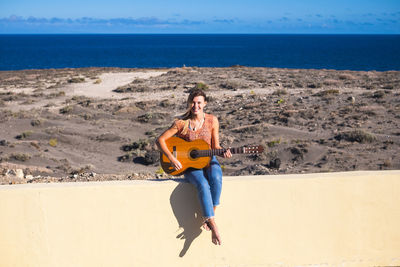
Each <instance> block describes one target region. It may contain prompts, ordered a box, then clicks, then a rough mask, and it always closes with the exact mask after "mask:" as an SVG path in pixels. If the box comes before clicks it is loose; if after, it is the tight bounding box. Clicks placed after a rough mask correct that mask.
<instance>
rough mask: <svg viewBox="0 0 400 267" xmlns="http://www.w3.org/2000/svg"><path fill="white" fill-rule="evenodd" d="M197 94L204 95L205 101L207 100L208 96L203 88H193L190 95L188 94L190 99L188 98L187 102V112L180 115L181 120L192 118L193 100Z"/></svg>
mask: <svg viewBox="0 0 400 267" xmlns="http://www.w3.org/2000/svg"><path fill="white" fill-rule="evenodd" d="M196 96H202V97H204V101H206V102H207V96H206V93H204V91H203V90H201V89H195V90H193V91H192V92H191V93H190V95H189V96H188V99H187V103H186V107H187V109H186V112H185V113H184V114H182V115H181V116H179V118H180V119H181V120H187V119H190V117H191V115H192V102H193V99H194V98H195V97H196Z"/></svg>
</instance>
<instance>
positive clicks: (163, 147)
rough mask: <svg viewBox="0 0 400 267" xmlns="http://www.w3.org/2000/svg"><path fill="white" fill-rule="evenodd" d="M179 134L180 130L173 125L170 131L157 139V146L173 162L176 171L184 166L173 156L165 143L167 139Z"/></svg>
mask: <svg viewBox="0 0 400 267" xmlns="http://www.w3.org/2000/svg"><path fill="white" fill-rule="evenodd" d="M177 132H178V129H177V128H176V126H175V125H172V126H171V127H170V128H169V129H168V130H166V131H165V132H164V133H162V134H161V135H160V137H158V138H157V146H158V149H160V150H161V151H162V152H163V153H164V154H165V155H166V156H167V158H168V159H169V161H171V165H172V167H174V168H175V170H180V169H182V164H181V163H180V162H179V160H178V159H177V158H175V157H174V155H172V153H171V152H170V151H169V150H168V147H167V144H166V143H165V141H166V140H167V139H169V138H170V137H172V136H174V135H175V134H176V133H177Z"/></svg>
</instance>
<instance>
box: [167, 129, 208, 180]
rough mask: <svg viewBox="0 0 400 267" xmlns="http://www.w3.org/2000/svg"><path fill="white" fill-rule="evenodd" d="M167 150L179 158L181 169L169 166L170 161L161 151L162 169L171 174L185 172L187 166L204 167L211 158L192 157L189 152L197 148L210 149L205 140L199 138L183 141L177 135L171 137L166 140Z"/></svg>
mask: <svg viewBox="0 0 400 267" xmlns="http://www.w3.org/2000/svg"><path fill="white" fill-rule="evenodd" d="M166 144H167V147H168V150H169V151H170V152H171V153H172V154H173V155H174V156H175V157H176V158H177V159H178V160H179V162H180V163H181V164H182V169H180V170H175V169H174V167H172V166H171V162H170V161H169V159H168V158H167V156H165V154H164V153H162V152H161V155H160V162H161V167H162V168H163V170H164V171H165V172H166V173H168V174H171V175H180V174H182V173H183V172H185V171H186V170H187V169H188V168H195V169H202V168H204V167H206V166H207V165H208V164H209V163H210V160H211V157H192V156H191V152H192V151H197V150H208V149H210V148H209V146H208V144H207V142H206V141H204V140H201V139H198V140H194V141H191V142H188V141H185V140H183V139H181V138H179V137H175V136H174V137H171V138H169V139H168V140H167V141H166Z"/></svg>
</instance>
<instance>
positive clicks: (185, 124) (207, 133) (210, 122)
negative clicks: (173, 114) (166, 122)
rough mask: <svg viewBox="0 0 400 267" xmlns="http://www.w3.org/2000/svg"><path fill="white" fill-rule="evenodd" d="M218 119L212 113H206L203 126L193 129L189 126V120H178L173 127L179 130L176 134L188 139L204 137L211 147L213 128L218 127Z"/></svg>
mask: <svg viewBox="0 0 400 267" xmlns="http://www.w3.org/2000/svg"><path fill="white" fill-rule="evenodd" d="M217 123H218V120H217V118H216V117H215V116H213V115H211V114H205V117H204V123H203V125H202V127H201V128H199V129H196V130H192V129H191V128H190V127H189V120H179V119H178V120H176V121H175V122H174V124H173V125H172V128H175V129H177V130H178V132H177V134H176V136H177V137H180V138H182V139H184V140H186V141H194V140H197V139H203V140H204V141H206V142H207V143H208V145H209V147H210V148H212V129H213V127H217Z"/></svg>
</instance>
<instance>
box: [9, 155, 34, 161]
mask: <svg viewBox="0 0 400 267" xmlns="http://www.w3.org/2000/svg"><path fill="white" fill-rule="evenodd" d="M10 158H11V159H14V160H18V161H27V160H29V159H30V158H31V156H30V155H28V154H25V153H12V154H11V155H10Z"/></svg>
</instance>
